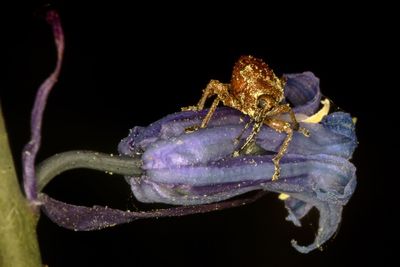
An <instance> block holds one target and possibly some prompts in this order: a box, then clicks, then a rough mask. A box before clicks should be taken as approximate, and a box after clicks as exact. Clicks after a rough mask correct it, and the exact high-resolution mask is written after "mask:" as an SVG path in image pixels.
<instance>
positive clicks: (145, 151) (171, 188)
mask: <svg viewBox="0 0 400 267" xmlns="http://www.w3.org/2000/svg"><path fill="white" fill-rule="evenodd" d="M47 19H48V21H49V23H50V24H51V25H52V27H53V34H54V38H55V42H56V46H57V55H58V57H57V59H58V60H57V64H56V68H55V70H54V72H53V73H52V74H51V75H50V76H49V78H48V79H46V80H45V82H44V83H43V84H42V85H41V87H40V88H39V90H38V94H37V97H36V101H35V104H34V108H33V112H32V118H31V132H32V136H31V140H30V142H29V143H28V144H27V145H26V147H25V149H24V152H23V164H24V168H23V170H24V189H25V193H26V196H27V200H28V201H29V202H30V203H31V204H33V206H34V207H36V206H37V205H41V209H42V210H43V211H44V212H45V213H46V214H47V215H48V216H49V217H50V218H51V219H52V220H53V221H54V222H56V223H57V224H58V225H60V226H63V227H66V228H70V229H74V230H82V231H85V230H96V229H101V228H104V227H109V226H113V225H116V224H121V223H126V222H130V221H132V220H135V219H142V218H153V217H163V216H182V215H187V214H193V213H202V212H209V211H214V210H220V209H224V208H230V207H236V206H240V205H243V204H247V203H250V202H252V201H254V200H256V199H257V198H258V197H259V196H260V194H256V195H254V196H253V197H252V198H247V199H243V198H242V199H232V200H231V198H233V197H235V196H238V195H241V194H244V193H247V192H249V191H254V190H262V191H272V192H277V193H283V194H285V195H286V196H288V198H285V200H284V201H285V205H286V208H287V210H288V212H289V215H288V217H287V220H290V221H292V222H293V223H294V224H295V225H297V226H301V223H300V219H301V218H302V217H304V216H305V215H306V214H307V213H308V212H309V210H310V209H311V208H312V207H316V208H317V209H318V210H319V213H320V218H319V229H318V233H317V236H316V238H315V240H314V242H313V243H312V244H310V245H308V246H299V245H297V243H296V241H292V244H293V246H294V247H295V248H296V249H297V250H298V251H300V252H303V253H307V252H309V251H311V250H313V249H315V248H318V247H320V246H321V245H322V244H323V243H324V242H325V241H327V240H328V239H329V238H330V237H331V236H332V235H333V234H334V233H335V231H336V230H337V227H338V225H339V223H340V220H341V213H342V209H343V206H344V205H345V204H346V203H347V201H348V200H349V198H350V197H351V195H352V194H353V192H354V189H355V186H356V176H355V167H354V166H353V165H352V164H351V163H350V162H349V159H350V158H351V155H352V153H353V151H354V149H355V148H356V146H357V140H356V136H355V125H354V123H353V121H352V118H351V116H350V114H347V113H344V112H333V113H331V114H329V115H326V114H327V112H326V114H324V113H323V112H322V111H324V110H325V111H326V107H327V106H325V107H324V108H322V109H321V110H320V111H318V110H319V108H320V101H321V93H320V91H319V80H318V79H317V78H316V77H315V76H314V75H313V74H312V73H311V72H305V73H301V74H290V75H286V78H287V84H286V88H285V94H286V95H285V96H286V99H287V100H288V101H289V102H290V103H291V104H292V106H293V111H294V112H295V113H296V116H297V118H298V120H299V121H304V122H303V123H301V126H302V127H304V128H307V129H308V130H309V132H310V134H311V136H310V137H308V138H307V137H304V136H303V135H302V134H299V133H295V134H294V136H293V140H292V142H291V143H290V146H289V149H288V151H287V154H285V155H284V157H283V159H282V160H281V175H280V178H279V180H277V181H274V182H272V181H271V179H272V174H273V171H274V166H273V163H272V157H273V156H274V155H275V154H276V152H277V150H278V148H279V147H280V145H281V143H282V142H283V139H284V137H285V135H284V134H281V133H278V132H276V131H274V130H272V129H270V128H268V127H267V126H264V127H263V129H261V131H260V133H259V134H258V135H257V138H256V142H255V146H254V147H253V148H252V150H251V151H250V153H247V154H244V155H240V156H239V157H235V158H234V157H232V156H231V155H232V153H233V151H234V150H235V149H236V148H237V144H236V143H235V140H236V138H237V137H238V136H239V135H240V133H241V131H242V129H243V127H244V125H245V124H246V123H247V122H248V120H249V118H248V117H246V116H244V115H243V114H242V113H240V112H239V111H237V110H233V109H230V108H220V109H218V110H217V111H216V112H215V113H214V115H213V118H212V120H211V121H210V123H209V124H208V126H207V128H205V129H200V130H198V131H195V132H192V133H186V131H185V129H186V128H188V127H190V126H193V125H199V124H200V122H201V120H202V118H203V117H204V116H205V114H206V112H207V110H203V111H201V112H192V111H188V112H180V113H176V114H172V115H169V116H167V117H165V118H163V119H161V120H159V121H157V122H154V123H153V124H151V125H149V126H148V127H135V128H133V129H132V130H131V133H130V134H129V136H128V137H127V138H125V139H123V140H122V141H121V143H120V144H119V147H118V148H119V152H120V154H121V158H120V159H115V158H113V157H112V159H110V158H109V157H108V158H107V155H106V156H104V155H100V153H94V152H93V153H91V152H83V151H78V152H76V153H65V154H64V155H74V154H75V155H74V156H73V158H72V162H68V161H65V162H61V161H59V159H60V158H61V157H58V156H55V157H54V158H53V161H50V162H51V163H50V164H48V165H46V166H49V165H50V166H51V165H55V167H54V166H53V167H54V168H52V169H46V168H42V169H41V168H40V167H39V168H35V166H34V163H35V157H36V154H37V152H38V149H39V147H40V141H41V125H42V115H43V112H44V108H45V104H46V100H47V96H48V94H49V92H50V90H51V89H52V87H53V86H54V84H55V82H56V80H57V77H58V75H59V73H60V68H61V64H62V55H63V50H64V36H63V31H62V27H61V24H60V21H59V17H58V15H57V13H55V12H49V14H48V17H47ZM325 101H326V100H325ZM325 103H326V102H325ZM328 103H329V101H328ZM316 114H318V115H319V116H317V115H316ZM321 114H323V115H326V116H324V118H323V119H322V120H319V119H315V117H316V116H317V117H322V116H321ZM310 116H312V120H311V121H313V122H314V123H305V122H309V121H310V118H309V117H310ZM282 119H285V117H284V116H282ZM315 122H318V123H315ZM248 131H250V129H249V130H248ZM247 134H248V132H247V133H244V134H243V135H241V136H243V138H245V137H246V136H247ZM88 155H89V156H90V158H88ZM127 156H128V157H132V158H134V160H133V159H129V160H127V159H126V158H127ZM99 158H101V160H100V161H97V160H98V159H99ZM138 158H140V159H138ZM82 159H83V161H81V160H82ZM53 163H54V164H53ZM81 163H84V164H83V165H80V164H81ZM103 163H104V164H103ZM105 163H106V164H105ZM140 163H141V169H142V170H141V171H140V170H139V171H138V166H139V165H140ZM68 164H70V165H68ZM107 164H108V165H107ZM131 164H132V165H133V164H136V165H135V166H134V167H135V168H131V166H132V165H131ZM103 165H107V166H109V167H110V168H114V167H115V169H117V170H120V167H122V166H125V167H126V166H128V167H129V168H126V169H124V171H121V172H120V173H124V174H126V173H130V174H133V173H141V174H140V175H137V176H129V177H126V179H127V181H128V183H129V184H130V186H131V188H132V192H133V194H134V195H135V196H136V198H137V199H138V200H140V201H142V202H148V203H152V202H160V203H167V204H172V205H180V206H178V207H173V208H169V209H163V210H154V211H150V212H130V211H122V210H116V209H111V208H107V207H100V206H95V207H93V208H89V207H83V206H75V205H71V204H67V203H63V202H60V201H57V200H55V199H52V198H50V197H49V196H47V195H45V194H44V193H39V194H38V191H40V190H41V189H42V187H43V186H44V185H45V184H46V183H47V182H48V180H49V179H51V178H49V177H53V176H51V175H53V174H57V173H60V172H62V171H64V170H67V169H71V168H73V167H77V166H78V167H79V166H81V167H90V168H94V169H99V170H101V169H102V168H104V166H103ZM71 166H72V167H71ZM107 166H106V168H107ZM43 170H44V171H43ZM37 173H40V174H41V175H37ZM36 178H39V179H38V181H37V179H36Z"/></svg>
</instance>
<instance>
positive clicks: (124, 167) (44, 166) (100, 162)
mask: <svg viewBox="0 0 400 267" xmlns="http://www.w3.org/2000/svg"><path fill="white" fill-rule="evenodd" d="M140 167H141V160H140V159H139V158H132V157H125V156H114V155H112V154H111V155H110V154H104V153H99V152H95V151H84V150H74V151H68V152H63V153H60V154H56V155H54V156H51V157H50V158H48V159H46V160H45V161H43V162H42V163H40V164H39V165H38V166H36V177H37V186H38V192H41V191H42V190H43V188H44V187H45V186H46V184H48V183H49V182H50V181H51V180H52V179H53V178H54V177H55V176H57V175H59V174H60V173H62V172H65V171H67V170H72V169H77V168H86V169H93V170H98V171H105V172H109V173H114V174H120V175H126V176H138V175H141V173H142V170H141V168H140Z"/></svg>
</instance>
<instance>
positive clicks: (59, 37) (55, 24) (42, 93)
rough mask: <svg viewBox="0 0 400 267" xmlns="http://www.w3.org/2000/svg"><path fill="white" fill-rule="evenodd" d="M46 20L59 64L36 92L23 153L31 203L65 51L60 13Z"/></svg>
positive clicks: (34, 193)
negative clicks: (37, 160)
mask: <svg viewBox="0 0 400 267" xmlns="http://www.w3.org/2000/svg"><path fill="white" fill-rule="evenodd" d="M46 20H47V22H48V23H49V24H50V25H51V26H52V29H53V35H54V41H55V44H56V48H57V64H56V67H55V69H54V71H53V73H52V74H51V75H50V76H49V77H48V78H47V79H46V80H45V81H44V82H43V83H42V85H41V86H40V88H39V90H38V92H37V94H36V99H35V103H34V106H33V109H32V115H31V140H30V141H29V143H28V144H26V145H25V147H24V150H23V153H22V162H23V179H24V190H25V195H26V198H27V199H28V201H29V202H30V203H34V202H35V201H36V200H37V195H38V191H37V186H36V175H35V158H36V154H37V152H38V150H39V148H40V141H41V129H42V118H43V112H44V109H45V107H46V102H47V97H48V95H49V93H50V91H51V89H52V88H53V86H54V84H55V83H56V82H57V79H58V76H59V74H60V70H61V64H62V59H63V53H64V33H63V29H62V27H61V22H60V17H59V15H58V13H57V12H56V11H54V10H51V11H49V12H48V13H47V16H46Z"/></svg>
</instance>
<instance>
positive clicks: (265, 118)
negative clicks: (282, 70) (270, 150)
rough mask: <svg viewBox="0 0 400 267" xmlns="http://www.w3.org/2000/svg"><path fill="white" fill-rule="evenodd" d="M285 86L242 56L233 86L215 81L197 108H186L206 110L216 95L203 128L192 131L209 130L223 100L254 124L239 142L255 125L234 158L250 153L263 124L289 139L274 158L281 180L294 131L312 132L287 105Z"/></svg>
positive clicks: (254, 60)
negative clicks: (286, 115)
mask: <svg viewBox="0 0 400 267" xmlns="http://www.w3.org/2000/svg"><path fill="white" fill-rule="evenodd" d="M284 87H285V80H284V79H279V78H278V77H277V76H276V75H275V74H274V72H273V71H272V69H270V68H269V66H268V65H267V64H266V63H265V62H264V61H263V60H261V59H258V58H255V57H253V56H241V57H240V58H239V60H238V61H237V62H236V63H235V65H234V67H233V72H232V79H231V83H230V84H225V83H221V82H219V81H217V80H211V81H210V82H209V83H208V85H207V87H206V88H205V89H204V90H203V95H202V97H201V99H200V101H199V103H198V104H197V105H196V106H189V107H185V108H182V110H193V111H199V110H202V109H203V108H204V104H205V102H206V100H207V99H208V98H209V97H211V96H214V95H216V98H215V99H214V101H213V102H212V105H211V107H210V109H209V111H208V113H207V115H206V116H205V117H204V119H203V121H202V122H201V124H200V126H195V127H192V128H191V129H189V131H194V130H197V129H199V128H205V127H206V126H207V124H208V122H209V121H210V119H211V117H212V115H213V113H214V112H215V110H216V108H217V106H218V104H219V102H220V101H221V102H222V103H223V104H224V105H225V106H228V107H231V108H234V109H237V110H239V111H241V112H242V113H244V114H246V115H248V116H249V117H250V121H249V122H248V123H247V124H246V125H245V126H244V128H243V130H242V132H241V134H240V135H239V137H238V138H236V141H237V142H238V140H239V139H240V137H241V136H242V134H243V133H244V132H245V130H246V129H247V128H248V127H249V126H250V124H251V123H253V129H252V131H251V133H250V134H249V136H248V137H247V138H246V140H245V141H244V143H243V145H242V146H240V147H239V148H238V149H236V150H235V151H234V152H233V156H234V157H236V156H239V155H240V153H241V152H246V150H247V149H248V148H249V147H250V145H252V144H254V142H255V137H256V135H257V134H258V132H259V131H260V129H261V126H262V125H263V124H266V125H268V126H269V127H271V128H272V129H274V130H276V131H278V132H285V133H286V134H287V135H286V138H285V139H284V141H283V143H282V145H281V147H280V148H279V150H278V153H277V154H276V155H275V156H274V157H273V158H272V161H273V163H274V167H275V171H274V174H273V176H272V180H273V181H275V180H277V179H279V175H280V165H279V162H280V160H281V158H282V157H283V156H284V154H285V153H286V151H287V149H288V146H289V143H290V141H291V140H292V137H293V131H299V132H301V133H302V134H303V135H304V136H307V137H308V136H309V132H308V130H306V129H304V128H302V127H299V123H298V122H297V120H296V117H295V115H294V112H293V110H292V109H291V108H290V106H289V104H287V103H284V100H285V96H284ZM281 113H289V115H290V119H291V122H287V121H284V120H281V119H278V118H276V117H275V116H276V115H279V114H281Z"/></svg>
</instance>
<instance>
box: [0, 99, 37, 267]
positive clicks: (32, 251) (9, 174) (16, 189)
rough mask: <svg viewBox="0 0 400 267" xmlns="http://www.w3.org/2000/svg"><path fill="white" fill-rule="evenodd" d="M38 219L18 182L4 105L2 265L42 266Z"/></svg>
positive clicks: (0, 137)
mask: <svg viewBox="0 0 400 267" xmlns="http://www.w3.org/2000/svg"><path fill="white" fill-rule="evenodd" d="M37 219H38V218H37V215H35V213H34V212H33V210H32V209H31V208H30V207H29V203H28V202H27V201H26V199H25V198H24V196H23V195H22V193H21V190H20V186H19V184H18V179H17V175H16V173H15V168H14V163H13V159H12V154H11V150H10V147H9V144H8V137H7V132H6V128H5V125H4V119H3V114H2V112H1V106H0V266H17V267H19V266H21V267H22V266H30V267H39V266H42V264H41V259H40V251H39V245H38V241H37V236H36V224H37Z"/></svg>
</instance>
